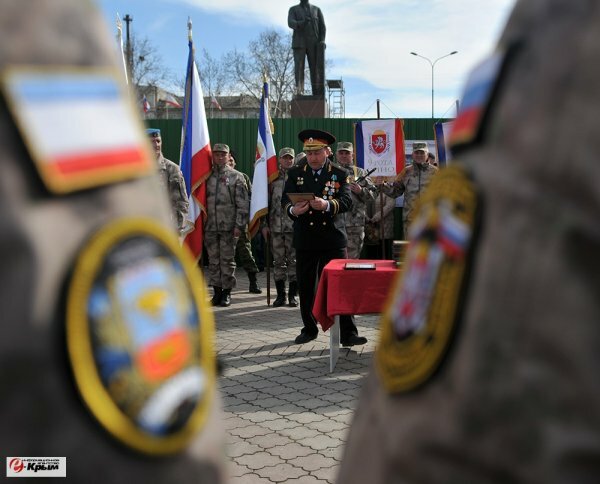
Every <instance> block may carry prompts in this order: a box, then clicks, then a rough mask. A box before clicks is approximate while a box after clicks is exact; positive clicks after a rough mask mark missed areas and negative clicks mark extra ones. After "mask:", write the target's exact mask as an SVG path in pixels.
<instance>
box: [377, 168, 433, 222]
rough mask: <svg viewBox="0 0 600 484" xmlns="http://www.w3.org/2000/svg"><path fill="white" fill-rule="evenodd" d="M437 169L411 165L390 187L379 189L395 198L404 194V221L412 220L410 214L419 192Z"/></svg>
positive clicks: (419, 194)
mask: <svg viewBox="0 0 600 484" xmlns="http://www.w3.org/2000/svg"><path fill="white" fill-rule="evenodd" d="M437 172H438V169H437V168H436V167H435V166H433V165H430V164H429V163H424V164H423V165H422V166H421V167H418V166H416V164H412V165H410V166H407V167H406V168H404V170H402V172H400V174H399V175H398V176H397V177H396V180H394V183H392V184H391V185H382V187H381V189H382V191H383V193H385V194H386V195H387V196H389V197H392V198H396V197H399V196H400V195H402V194H404V209H403V211H402V218H403V219H404V220H405V221H410V220H412V212H413V210H414V208H415V203H416V202H417V200H418V199H419V197H420V196H421V192H422V191H423V190H424V189H425V188H426V187H427V185H429V182H430V181H431V178H432V177H433V176H435V174H436V173H437Z"/></svg>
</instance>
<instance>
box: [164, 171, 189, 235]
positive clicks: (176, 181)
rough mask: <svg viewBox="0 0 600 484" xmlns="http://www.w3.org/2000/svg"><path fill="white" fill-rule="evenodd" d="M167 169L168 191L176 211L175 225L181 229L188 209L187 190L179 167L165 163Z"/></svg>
mask: <svg viewBox="0 0 600 484" xmlns="http://www.w3.org/2000/svg"><path fill="white" fill-rule="evenodd" d="M167 166H169V167H170V168H168V170H169V193H170V194H171V201H172V203H173V205H174V208H175V211H176V212H177V227H178V228H179V230H182V229H183V228H184V227H185V221H186V219H187V214H188V210H189V205H190V204H189V202H188V197H187V192H186V191H185V180H184V179H183V174H182V173H181V170H180V169H179V167H178V166H177V165H175V164H173V165H167Z"/></svg>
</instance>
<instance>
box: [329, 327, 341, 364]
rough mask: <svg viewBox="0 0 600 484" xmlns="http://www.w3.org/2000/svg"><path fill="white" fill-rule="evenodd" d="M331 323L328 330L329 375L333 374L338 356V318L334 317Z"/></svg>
mask: <svg viewBox="0 0 600 484" xmlns="http://www.w3.org/2000/svg"><path fill="white" fill-rule="evenodd" d="M333 321H334V322H333V326H332V327H331V328H329V373H333V369H334V368H335V364H336V363H337V360H338V356H340V317H339V316H335V317H334V318H333Z"/></svg>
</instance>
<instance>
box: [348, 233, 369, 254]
mask: <svg viewBox="0 0 600 484" xmlns="http://www.w3.org/2000/svg"><path fill="white" fill-rule="evenodd" d="M346 235H347V236H348V245H347V246H346V250H347V251H348V259H360V253H361V251H362V248H363V241H364V240H365V228H364V226H363V227H346Z"/></svg>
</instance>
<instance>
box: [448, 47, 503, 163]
mask: <svg viewBox="0 0 600 484" xmlns="http://www.w3.org/2000/svg"><path fill="white" fill-rule="evenodd" d="M513 50H514V49H509V50H508V51H504V50H499V51H496V52H494V53H493V54H492V55H490V56H489V57H487V58H486V59H484V60H483V61H481V62H480V63H479V64H477V65H476V66H475V67H474V68H473V70H472V71H471V72H470V74H469V76H468V78H467V82H466V84H465V88H464V90H463V94H462V97H461V98H462V105H461V106H460V111H459V113H458V116H457V117H456V119H455V120H454V121H453V123H452V129H451V131H450V136H449V146H450V147H451V148H452V150H453V152H455V151H457V150H458V149H459V148H460V147H462V146H466V145H470V144H473V143H475V142H478V141H479V140H480V139H481V137H482V133H483V129H484V128H485V118H486V117H487V114H488V113H489V110H490V106H491V105H492V102H493V98H494V96H495V94H496V91H497V90H498V86H499V85H500V82H501V77H502V75H503V74H504V71H505V67H506V64H507V59H508V55H507V54H508V53H511V52H512V51H513Z"/></svg>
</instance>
